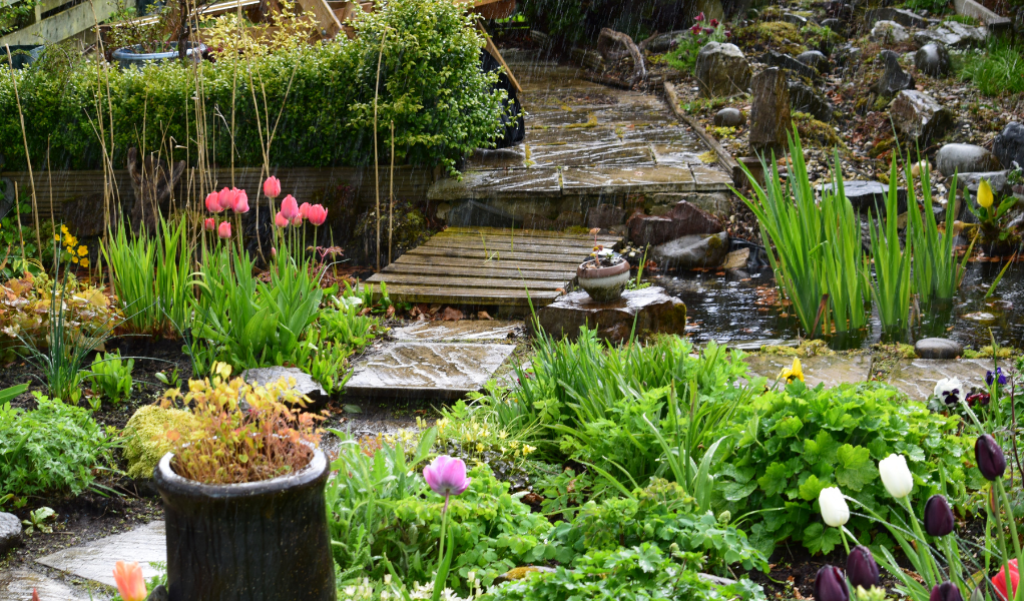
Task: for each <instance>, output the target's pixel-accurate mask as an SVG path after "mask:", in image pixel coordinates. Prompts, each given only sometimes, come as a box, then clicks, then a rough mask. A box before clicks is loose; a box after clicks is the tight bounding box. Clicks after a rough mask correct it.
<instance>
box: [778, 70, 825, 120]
mask: <svg viewBox="0 0 1024 601" xmlns="http://www.w3.org/2000/svg"><path fill="white" fill-rule="evenodd" d="M788 86H789V106H790V108H792V109H793V112H797V113H807V114H809V115H811V116H813V117H814V118H815V119H817V120H818V121H822V122H824V123H830V122H831V121H832V119H833V118H834V116H835V110H836V109H835V106H834V105H833V104H832V103H831V102H829V101H828V100H825V99H824V98H822V97H821V96H819V95H818V93H817V92H815V91H814V88H812V87H811V86H809V85H807V84H805V83H803V82H800V81H795V80H790V82H789V84H788Z"/></svg>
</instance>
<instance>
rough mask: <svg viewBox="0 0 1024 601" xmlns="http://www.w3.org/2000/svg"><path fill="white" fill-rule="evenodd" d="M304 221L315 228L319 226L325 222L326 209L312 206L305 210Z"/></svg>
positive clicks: (320, 206) (321, 206)
mask: <svg viewBox="0 0 1024 601" xmlns="http://www.w3.org/2000/svg"><path fill="white" fill-rule="evenodd" d="M306 219H308V220H309V222H310V223H312V224H313V225H315V226H321V225H323V224H324V222H325V221H327V209H325V208H324V206H323V205H318V204H317V205H313V206H311V207H309V208H308V209H307V210H306Z"/></svg>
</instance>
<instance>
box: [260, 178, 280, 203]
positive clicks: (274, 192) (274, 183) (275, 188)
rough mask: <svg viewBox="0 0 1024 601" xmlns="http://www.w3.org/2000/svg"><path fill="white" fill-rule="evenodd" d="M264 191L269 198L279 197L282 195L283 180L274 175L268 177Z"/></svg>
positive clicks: (264, 184)
mask: <svg viewBox="0 0 1024 601" xmlns="http://www.w3.org/2000/svg"><path fill="white" fill-rule="evenodd" d="M263 193H264V194H266V195H267V197H268V198H277V197H278V196H280V195H281V180H279V179H277V178H276V177H274V176H273V175H271V176H270V177H268V178H267V181H265V182H263Z"/></svg>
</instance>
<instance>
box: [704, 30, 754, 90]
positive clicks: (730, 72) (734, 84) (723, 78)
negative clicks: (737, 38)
mask: <svg viewBox="0 0 1024 601" xmlns="http://www.w3.org/2000/svg"><path fill="white" fill-rule="evenodd" d="M751 73H752V72H751V69H750V65H749V64H748V63H747V58H746V57H745V56H744V55H743V51H742V50H740V49H739V47H737V46H736V45H735V44H720V43H718V42H710V43H708V44H705V45H704V47H703V48H701V50H700V54H698V55H697V66H696V68H695V71H694V75H695V77H696V78H697V85H698V86H700V94H701V96H704V97H707V98H715V97H718V96H731V95H733V94H742V93H743V92H746V91H747V88H748V87H750V76H751Z"/></svg>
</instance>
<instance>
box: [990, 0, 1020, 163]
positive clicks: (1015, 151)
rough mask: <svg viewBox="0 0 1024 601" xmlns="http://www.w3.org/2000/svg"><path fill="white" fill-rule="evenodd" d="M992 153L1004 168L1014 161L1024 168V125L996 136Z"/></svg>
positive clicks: (1011, 125) (1013, 125)
mask: <svg viewBox="0 0 1024 601" xmlns="http://www.w3.org/2000/svg"><path fill="white" fill-rule="evenodd" d="M1021 14H1022V15H1024V11H1021ZM992 151H993V152H994V153H995V155H996V158H998V159H999V161H1000V162H1001V163H1002V164H1003V168H1005V169H1012V168H1013V162H1014V161H1016V162H1017V164H1018V165H1020V166H1021V167H1024V125H1021V124H1020V123H1017V122H1010V123H1007V124H1006V127H1004V128H1003V131H1001V132H999V134H998V135H997V136H996V139H995V141H994V142H993V145H992Z"/></svg>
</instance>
